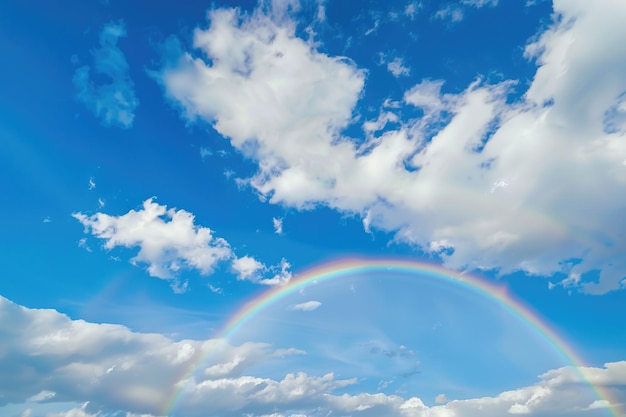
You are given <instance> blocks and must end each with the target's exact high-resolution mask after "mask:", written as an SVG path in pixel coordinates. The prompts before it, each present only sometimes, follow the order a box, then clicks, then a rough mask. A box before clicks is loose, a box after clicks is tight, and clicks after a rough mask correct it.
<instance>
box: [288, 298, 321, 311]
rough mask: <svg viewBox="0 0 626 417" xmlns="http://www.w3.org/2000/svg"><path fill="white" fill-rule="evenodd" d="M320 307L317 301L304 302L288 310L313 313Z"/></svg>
mask: <svg viewBox="0 0 626 417" xmlns="http://www.w3.org/2000/svg"><path fill="white" fill-rule="evenodd" d="M321 305H322V303H320V302H319V301H313V300H312V301H305V302H304V303H299V304H293V305H291V306H289V309H290V310H299V311H313V310H315V309H317V308H319V307H320V306H321Z"/></svg>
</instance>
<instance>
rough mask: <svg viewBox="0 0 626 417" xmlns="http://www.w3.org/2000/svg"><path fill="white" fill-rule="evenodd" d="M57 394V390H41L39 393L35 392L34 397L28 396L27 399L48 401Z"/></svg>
mask: <svg viewBox="0 0 626 417" xmlns="http://www.w3.org/2000/svg"><path fill="white" fill-rule="evenodd" d="M55 395H56V393H55V392H52V391H46V390H43V391H41V392H39V393H38V394H35V395H33V396H32V397H30V398H28V400H27V401H36V402H39V401H46V400H49V399H51V398H53V397H54V396H55Z"/></svg>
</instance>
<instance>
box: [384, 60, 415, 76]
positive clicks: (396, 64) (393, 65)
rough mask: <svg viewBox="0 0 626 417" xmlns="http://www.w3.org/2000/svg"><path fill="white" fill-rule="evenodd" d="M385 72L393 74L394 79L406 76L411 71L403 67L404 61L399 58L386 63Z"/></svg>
mask: <svg viewBox="0 0 626 417" xmlns="http://www.w3.org/2000/svg"><path fill="white" fill-rule="evenodd" d="M387 71H389V72H390V73H391V74H393V76H394V77H396V78H398V77H401V76H403V75H405V76H406V75H409V74H410V73H411V69H410V68H409V67H407V66H405V65H404V61H403V60H402V58H400V57H395V58H394V59H393V60H391V61H389V62H388V63H387Z"/></svg>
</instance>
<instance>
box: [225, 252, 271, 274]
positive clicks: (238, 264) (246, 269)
mask: <svg viewBox="0 0 626 417" xmlns="http://www.w3.org/2000/svg"><path fill="white" fill-rule="evenodd" d="M232 268H233V269H234V270H235V272H237V278H239V279H250V278H253V277H255V276H257V275H258V273H259V272H262V271H263V270H265V265H263V264H262V263H261V262H259V261H257V260H256V259H254V258H252V257H251V256H244V257H241V258H237V259H235V260H234V261H233V263H232Z"/></svg>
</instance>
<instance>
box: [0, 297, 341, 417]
mask: <svg viewBox="0 0 626 417" xmlns="http://www.w3.org/2000/svg"><path fill="white" fill-rule="evenodd" d="M0 316H2V317H3V320H2V321H1V322H0V331H1V332H2V334H3V337H4V340H5V343H3V345H2V347H1V348H0V350H1V352H2V356H1V357H0V375H2V376H4V377H0V392H2V393H3V395H2V397H0V406H2V405H5V404H7V403H16V404H17V403H20V402H25V401H35V402H40V401H46V402H48V403H50V402H55V401H56V402H59V403H63V402H68V401H71V402H78V403H83V402H87V401H89V406H90V407H89V410H88V409H87V404H85V405H84V406H83V407H80V408H76V409H72V410H69V411H66V412H63V413H60V414H58V416H63V417H78V416H81V417H82V416H88V415H89V416H91V415H96V414H98V413H97V410H103V411H115V410H126V411H129V412H132V413H137V414H141V413H151V414H154V415H159V414H160V413H161V412H162V411H163V410H162V408H161V407H162V406H163V405H162V401H163V399H164V398H165V397H166V396H169V395H171V393H172V392H173V390H174V389H175V385H176V384H182V385H180V386H181V387H183V386H184V388H183V389H184V390H186V391H188V392H189V395H191V396H192V399H191V400H189V401H190V402H189V407H190V410H191V411H190V414H192V415H206V412H208V410H213V411H215V412H216V413H217V414H222V412H223V413H229V412H230V411H229V410H233V409H235V408H239V409H245V408H246V407H251V406H253V405H254V404H256V403H261V404H265V403H267V402H268V401H273V400H275V401H276V402H277V404H281V403H284V402H289V401H291V400H297V399H298V398H299V399H301V398H304V397H305V396H306V395H308V394H312V395H314V394H316V393H321V392H325V391H327V390H331V389H333V388H334V387H337V386H342V385H343V384H345V383H344V382H342V381H336V380H334V379H333V378H332V376H330V377H329V376H326V377H319V378H318V377H309V376H306V375H304V374H298V375H291V376H290V375H287V376H286V377H285V379H284V380H283V381H273V380H270V379H262V378H252V377H245V376H242V374H244V373H245V372H246V370H248V369H250V367H252V366H254V365H255V364H257V363H259V362H267V361H270V360H276V361H278V360H280V358H281V357H284V356H288V355H299V354H302V352H301V351H299V350H297V349H278V350H274V349H272V348H271V346H269V345H267V344H263V343H244V344H242V345H239V346H233V345H230V344H229V343H227V342H226V341H225V340H204V341H202V340H181V341H172V340H171V339H169V338H167V337H165V336H162V335H158V334H145V333H135V332H132V331H130V330H129V329H128V328H126V327H124V326H120V325H112V324H94V323H88V322H85V321H82V320H71V319H69V318H68V317H67V316H65V315H62V314H60V313H58V312H56V311H54V310H37V309H28V308H25V307H21V306H18V305H16V304H14V303H12V302H11V301H9V300H7V299H5V298H2V297H0ZM208 352H211V355H210V356H209V355H208ZM199 358H205V360H204V362H198V359H199ZM191 365H193V366H196V365H197V366H198V368H199V369H198V372H197V373H196V374H194V375H193V376H192V377H191V378H190V379H189V380H186V381H180V378H181V377H182V376H183V375H185V374H186V373H187V371H188V369H189V367H190V366H191ZM250 381H252V384H249V383H248V382H250ZM229 387H232V388H233V389H235V391H234V392H229ZM254 387H256V389H253V388H254ZM299 389H301V394H295V393H296V392H298V390H299ZM237 390H238V391H237ZM55 393H56V394H55ZM253 393H255V394H256V395H252V394H253ZM296 397H298V398H296ZM186 404H187V401H186V402H185V403H184V404H181V406H182V410H181V412H183V411H186V409H185V407H187V405H186ZM202 409H205V410H207V411H206V412H205V411H202Z"/></svg>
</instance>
